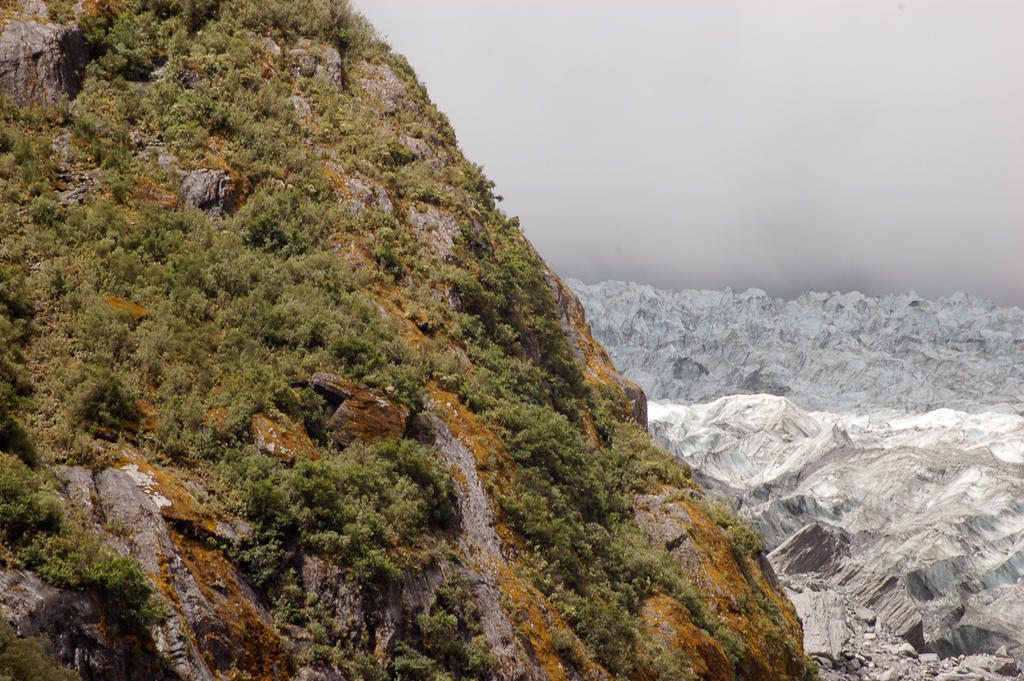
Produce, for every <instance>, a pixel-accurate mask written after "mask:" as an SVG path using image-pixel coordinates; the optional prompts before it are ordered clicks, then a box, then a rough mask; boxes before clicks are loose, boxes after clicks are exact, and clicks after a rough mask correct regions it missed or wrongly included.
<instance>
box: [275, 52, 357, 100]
mask: <svg viewBox="0 0 1024 681" xmlns="http://www.w3.org/2000/svg"><path fill="white" fill-rule="evenodd" d="M288 57H289V60H290V61H289V64H288V69H289V70H290V71H291V74H292V77H294V78H296V79H299V78H317V79H319V80H321V81H323V82H325V83H327V84H329V85H332V86H333V87H335V88H336V89H337V90H339V91H340V90H343V89H344V87H345V67H344V63H343V62H342V59H341V54H340V53H339V52H338V51H337V50H336V49H334V48H333V47H309V48H296V49H294V50H289V51H288Z"/></svg>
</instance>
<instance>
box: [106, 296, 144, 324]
mask: <svg viewBox="0 0 1024 681" xmlns="http://www.w3.org/2000/svg"><path fill="white" fill-rule="evenodd" d="M107 304H108V305H110V307H112V308H114V309H115V310H118V311H120V312H127V313H128V314H129V315H130V316H131V318H132V319H136V320H138V319H144V318H145V317H148V316H149V311H148V310H146V308H144V307H143V306H141V305H139V304H138V303H133V302H131V301H130V300H125V299H124V298H118V297H117V296H107Z"/></svg>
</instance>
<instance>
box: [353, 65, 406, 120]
mask: <svg viewBox="0 0 1024 681" xmlns="http://www.w3.org/2000/svg"><path fill="white" fill-rule="evenodd" d="M356 82H358V83H359V85H360V86H361V87H362V88H363V90H364V91H365V92H366V94H368V95H369V96H370V99H372V100H373V101H374V103H375V104H376V105H377V106H378V107H379V108H380V109H381V111H382V112H383V113H385V114H387V115H393V114H394V113H395V112H396V111H398V108H399V107H404V108H412V107H414V106H415V105H414V104H413V102H412V98H411V97H410V96H409V91H408V90H406V89H405V85H404V84H403V83H402V80H401V79H400V78H399V77H398V74H397V73H395V71H394V69H392V68H391V67H390V66H386V65H383V66H378V65H375V64H370V63H368V62H364V63H363V64H362V65H361V66H360V68H359V75H358V76H357V77H356Z"/></svg>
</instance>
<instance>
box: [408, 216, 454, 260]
mask: <svg viewBox="0 0 1024 681" xmlns="http://www.w3.org/2000/svg"><path fill="white" fill-rule="evenodd" d="M407 222H408V224H409V226H410V227H412V229H413V231H414V232H416V234H418V235H419V236H421V237H423V239H424V240H425V241H426V243H428V244H429V245H430V247H431V249H432V250H433V251H434V253H436V254H437V255H438V256H439V257H441V258H444V259H445V260H451V259H452V258H454V257H455V256H454V249H455V239H457V238H458V236H459V234H460V233H461V230H460V229H459V221H458V220H456V219H455V216H454V215H452V214H451V213H449V212H447V211H443V210H441V209H439V208H437V207H436V206H420V207H416V208H413V209H412V210H410V211H409V218H408V220H407Z"/></svg>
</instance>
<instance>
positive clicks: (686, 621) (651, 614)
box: [643, 596, 733, 681]
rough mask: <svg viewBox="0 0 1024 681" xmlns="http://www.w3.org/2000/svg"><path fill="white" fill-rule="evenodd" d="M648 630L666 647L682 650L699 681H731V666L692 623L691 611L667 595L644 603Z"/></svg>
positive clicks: (722, 654)
mask: <svg viewBox="0 0 1024 681" xmlns="http://www.w3.org/2000/svg"><path fill="white" fill-rule="evenodd" d="M643 617H644V622H645V623H646V624H647V627H648V628H649V629H650V630H651V632H652V633H653V634H654V637H655V639H657V640H660V641H661V642H662V643H663V644H665V645H666V646H668V647H669V648H672V649H675V650H681V651H683V652H684V653H685V654H686V657H687V658H688V659H689V660H690V663H691V665H692V666H691V669H690V671H691V672H693V674H694V675H695V676H696V677H697V678H698V679H701V680H702V681H732V679H733V673H732V667H731V665H730V664H729V658H727V657H726V656H725V653H724V652H722V649H721V647H720V646H719V645H718V643H717V642H715V639H713V638H711V636H709V635H708V634H707V632H705V631H704V630H702V629H700V628H698V627H697V626H696V625H694V624H693V621H692V620H691V618H690V611H689V610H687V609H686V608H685V607H684V606H683V605H682V604H681V603H679V601H676V600H675V599H672V598H669V597H668V596H655V597H653V598H649V599H647V600H646V601H645V602H644V604H643Z"/></svg>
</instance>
